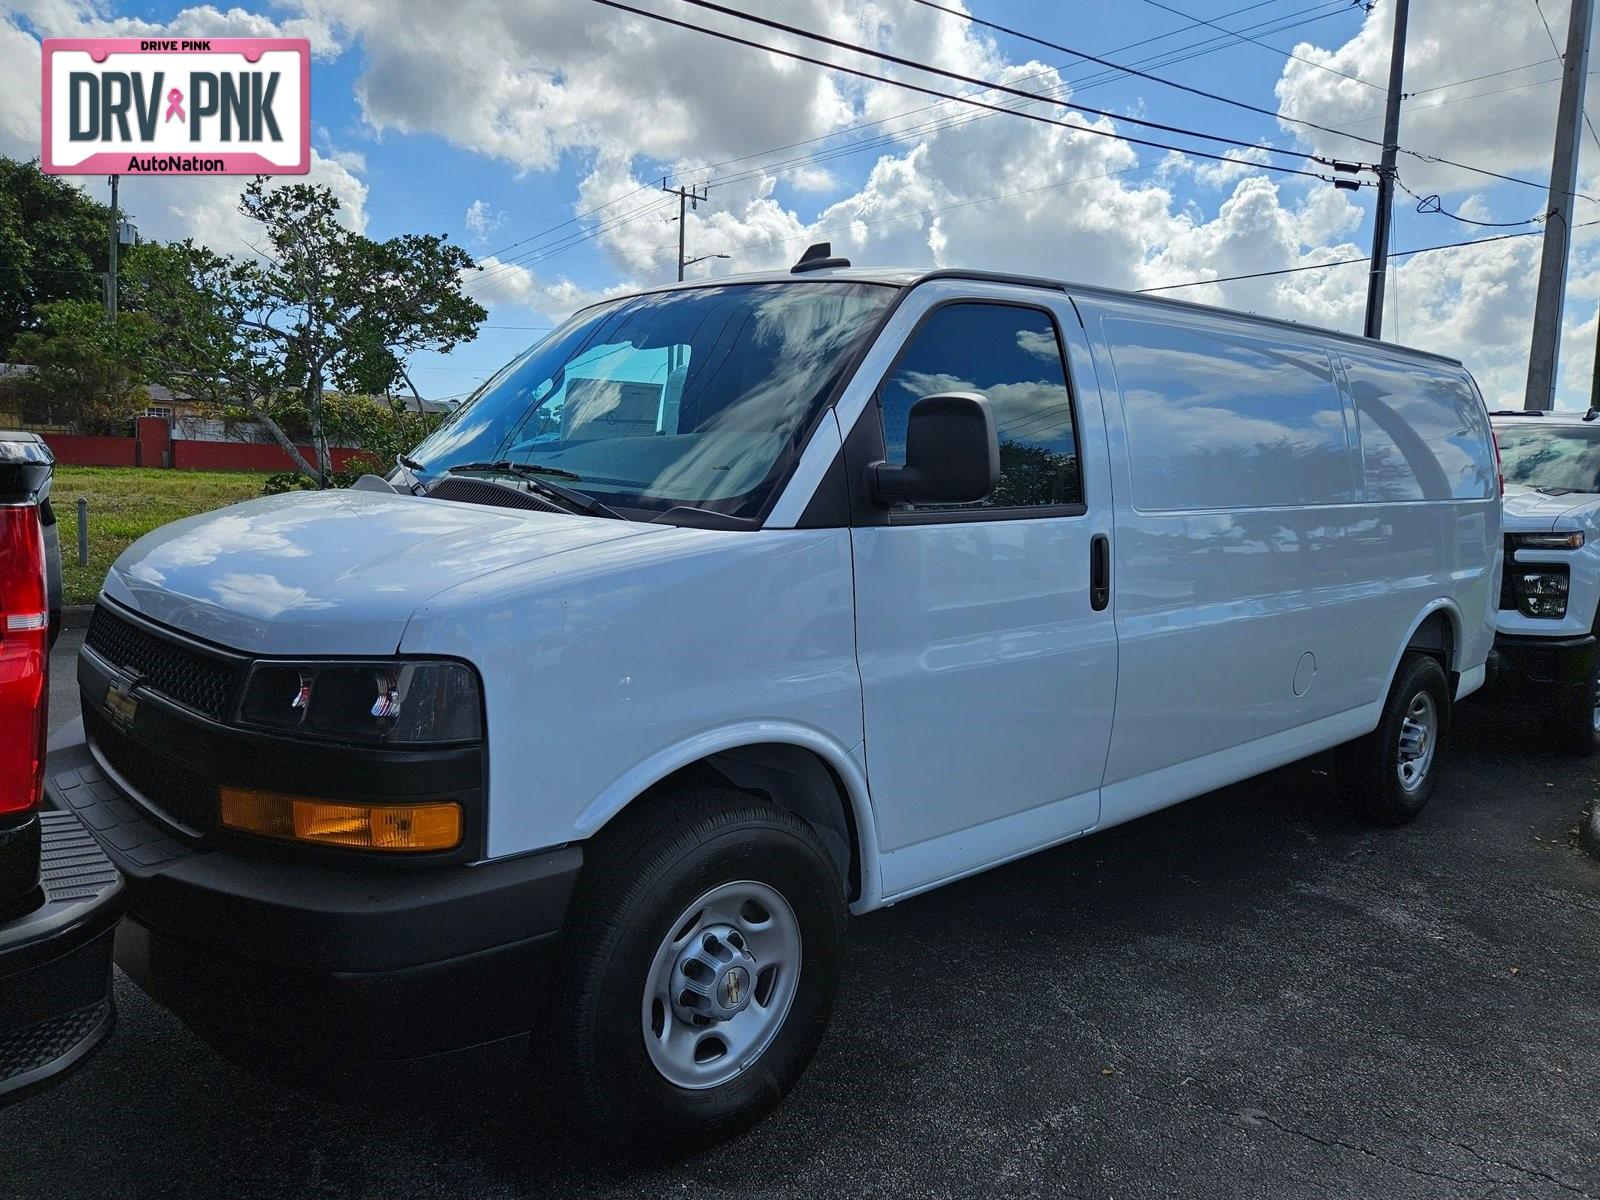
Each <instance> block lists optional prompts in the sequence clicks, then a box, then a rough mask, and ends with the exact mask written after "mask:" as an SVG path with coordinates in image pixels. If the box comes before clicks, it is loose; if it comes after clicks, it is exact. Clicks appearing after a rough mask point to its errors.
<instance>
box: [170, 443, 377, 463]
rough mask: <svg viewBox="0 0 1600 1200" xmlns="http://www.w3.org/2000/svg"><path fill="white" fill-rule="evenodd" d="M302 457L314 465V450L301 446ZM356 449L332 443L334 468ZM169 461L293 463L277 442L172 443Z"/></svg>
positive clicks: (350, 457) (353, 453)
mask: <svg viewBox="0 0 1600 1200" xmlns="http://www.w3.org/2000/svg"><path fill="white" fill-rule="evenodd" d="M300 453H301V454H303V455H304V456H305V460H306V461H307V462H308V463H311V464H312V465H313V466H315V465H316V461H317V455H316V451H314V450H312V449H311V447H310V446H301V447H300ZM359 453H361V452H360V451H359V450H350V449H346V448H345V447H343V446H334V447H333V448H332V449H331V451H330V454H331V456H332V458H333V469H334V470H335V471H342V470H344V469H345V467H346V466H347V465H348V464H349V462H350V460H351V459H352V458H354V457H355V456H356V455H357V454H359ZM172 465H173V466H175V467H177V468H178V469H179V470H184V471H292V470H294V463H293V461H291V460H290V458H289V455H288V454H287V453H286V452H285V451H284V449H283V447H281V446H279V445H278V444H277V443H276V442H190V441H182V440H180V441H175V442H173V443H172Z"/></svg>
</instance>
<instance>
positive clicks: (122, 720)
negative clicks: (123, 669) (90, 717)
mask: <svg viewBox="0 0 1600 1200" xmlns="http://www.w3.org/2000/svg"><path fill="white" fill-rule="evenodd" d="M106 712H107V714H108V715H109V716H110V717H111V719H112V721H114V722H115V723H116V724H118V725H120V726H122V727H123V728H126V727H127V726H129V725H132V724H133V718H134V717H135V716H136V715H137V714H138V712H139V698H138V697H137V696H135V695H134V694H133V684H131V683H124V682H123V681H122V680H120V679H113V680H112V681H111V682H110V683H108V684H107V685H106Z"/></svg>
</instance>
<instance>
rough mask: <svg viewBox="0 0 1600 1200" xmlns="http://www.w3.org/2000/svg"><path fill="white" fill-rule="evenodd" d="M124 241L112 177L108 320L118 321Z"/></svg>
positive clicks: (107, 276) (108, 260)
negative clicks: (119, 248)
mask: <svg viewBox="0 0 1600 1200" xmlns="http://www.w3.org/2000/svg"><path fill="white" fill-rule="evenodd" d="M121 240H122V213H121V212H119V211H118V210H117V177H116V176H115V175H113V176H112V177H111V253H110V255H109V257H108V258H107V259H106V262H107V264H108V266H109V270H107V271H106V320H108V321H115V320H116V319H117V243H118V242H120V241H121Z"/></svg>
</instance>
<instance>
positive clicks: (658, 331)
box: [410, 282, 895, 518]
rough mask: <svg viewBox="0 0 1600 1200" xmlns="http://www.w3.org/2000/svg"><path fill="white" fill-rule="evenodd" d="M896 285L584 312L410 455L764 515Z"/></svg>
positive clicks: (653, 504)
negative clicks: (513, 468)
mask: <svg viewBox="0 0 1600 1200" xmlns="http://www.w3.org/2000/svg"><path fill="white" fill-rule="evenodd" d="M894 292H895V289H894V288H893V287H890V286H885V285H881V284H863V283H824V282H815V283H810V282H807V283H765V284H727V285H720V286H714V287H703V288H693V289H690V290H685V291H674V292H658V293H654V294H651V295H646V296H636V297H634V298H632V299H628V300H620V301H616V302H614V303H610V304H605V305H601V306H599V307H596V308H590V309H586V310H585V311H583V312H581V313H579V314H577V315H576V316H574V317H573V318H572V319H571V320H569V321H568V322H567V323H566V324H565V325H563V326H561V327H560V328H559V329H557V330H556V331H555V332H554V333H552V334H551V335H550V336H549V337H547V338H545V339H544V341H542V342H540V343H539V344H538V345H537V346H535V347H534V348H533V349H531V350H529V351H528V352H527V353H526V354H524V355H522V357H520V358H518V359H516V360H515V361H513V362H512V363H511V364H510V365H509V366H507V367H505V368H503V369H502V370H501V371H500V372H499V373H498V374H496V375H495V376H494V377H493V378H492V379H490V380H489V382H488V383H486V384H485V385H484V386H483V387H482V388H481V389H480V390H479V391H478V393H477V394H476V395H475V396H473V397H472V398H471V399H470V400H469V401H467V403H465V404H464V405H462V407H461V408H460V409H459V410H458V411H457V412H456V413H454V414H453V415H452V416H451V418H450V419H449V421H448V422H447V423H446V424H445V425H444V426H443V427H441V428H440V429H439V430H437V431H436V432H435V433H433V434H432V435H431V436H430V437H428V438H427V439H426V440H425V441H424V442H423V443H422V444H421V445H419V446H418V447H417V448H416V449H415V450H414V451H412V453H411V456H410V457H411V458H412V459H413V460H415V462H416V463H417V464H418V465H419V466H420V467H421V470H419V471H416V472H415V473H416V474H417V475H418V476H419V477H420V478H422V479H424V480H427V481H432V480H436V479H437V478H438V477H439V476H440V475H442V474H444V473H445V472H446V471H448V470H449V469H450V468H451V467H454V466H463V465H465V464H469V463H515V464H521V465H525V466H532V467H538V468H548V469H549V472H550V478H551V479H552V480H554V481H557V482H559V484H560V485H561V486H562V487H565V488H569V489H573V490H578V491H582V492H586V493H588V494H589V495H591V496H594V497H595V498H597V499H600V500H602V501H604V502H605V504H607V505H609V506H611V507H612V508H616V509H620V510H622V511H623V512H627V511H628V510H629V509H639V510H645V511H646V512H661V511H665V510H667V509H670V508H673V507H675V506H679V505H683V506H688V507H692V508H702V509H710V510H711V511H714V512H718V513H722V514H725V515H727V516H730V517H739V518H752V517H757V516H759V515H760V514H761V513H762V511H763V509H764V507H765V506H766V504H767V501H768V500H769V498H770V497H771V496H772V494H773V492H774V490H775V489H776V488H777V487H779V486H780V485H781V484H782V482H783V480H784V479H785V478H786V477H787V475H788V472H789V468H790V467H791V466H792V464H793V460H794V457H795V455H796V454H797V453H798V451H799V442H800V439H801V438H802V437H803V436H804V435H805V434H806V432H807V431H808V430H809V429H810V427H811V423H812V421H813V420H814V418H815V417H816V415H817V413H818V411H819V410H820V409H821V407H822V406H823V405H824V404H826V403H827V402H828V399H829V396H830V395H831V393H832V392H833V389H834V388H835V386H836V385H837V383H838V382H839V380H840V378H841V376H842V375H843V373H844V371H845V369H846V368H847V367H848V365H849V364H850V362H851V361H852V359H853V357H854V352H855V351H856V349H857V348H858V347H859V346H860V344H861V343H862V341H863V340H864V339H865V338H866V337H868V336H869V334H870V331H871V330H872V328H873V326H874V324H875V321H876V318H877V317H879V316H880V315H881V314H882V313H883V311H884V310H885V308H886V307H887V306H888V304H889V302H890V300H891V299H892V298H893V296H894Z"/></svg>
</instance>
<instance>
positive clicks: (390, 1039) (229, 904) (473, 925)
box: [45, 724, 582, 1091]
mask: <svg viewBox="0 0 1600 1200" xmlns="http://www.w3.org/2000/svg"><path fill="white" fill-rule="evenodd" d="M45 791H46V796H47V801H48V802H49V803H52V804H54V805H55V806H57V807H60V808H66V809H70V810H72V811H73V812H75V813H76V814H77V815H78V816H79V817H81V818H82V820H83V822H84V824H85V825H86V826H87V827H88V828H89V829H90V830H91V831H92V832H93V834H94V836H95V838H96V839H97V840H98V841H99V843H100V845H101V846H102V847H103V848H104V850H105V852H106V854H107V855H109V856H110V858H111V860H112V861H113V862H114V863H115V864H116V865H117V866H118V867H120V868H121V869H122V870H123V871H124V873H125V874H126V875H127V876H128V883H129V894H128V911H127V916H126V918H125V919H124V920H123V922H122V926H121V929H120V930H119V932H118V935H117V947H116V957H117V962H118V964H119V965H120V966H121V967H122V968H123V969H124V970H125V971H127V972H128V974H129V975H130V976H132V977H133V979H134V980H135V981H136V982H137V983H138V984H139V985H140V987H142V988H143V989H144V990H145V991H146V992H148V993H149V994H150V995H151V996H152V997H153V998H154V999H156V1000H157V1001H158V1002H159V1003H161V1004H162V1005H163V1006H165V1007H167V1008H169V1009H171V1010H172V1011H173V1012H175V1013H177V1014H178V1015H179V1016H180V1017H181V1018H183V1020H184V1021H185V1022H186V1023H187V1024H188V1025H190V1027H191V1028H193V1029H194V1030H195V1031H196V1032H197V1033H198V1034H200V1036H201V1037H202V1038H204V1039H205V1040H206V1041H207V1042H209V1043H211V1044H212V1045H213V1046H215V1047H216V1048H218V1049H219V1050H221V1051H223V1052H224V1053H226V1054H228V1055H229V1056H230V1057H232V1058H235V1059H238V1060H241V1061H243V1062H245V1063H246V1064H247V1065H250V1066H253V1067H255V1068H257V1069H262V1070H266V1071H268V1072H269V1073H272V1074H275V1075H280V1076H287V1077H289V1078H291V1079H292V1080H293V1081H294V1082H296V1083H298V1084H300V1085H302V1086H307V1087H310V1088H312V1089H313V1090H333V1091H338V1090H340V1088H339V1080H340V1079H343V1078H345V1077H349V1078H358V1079H370V1078H372V1077H373V1073H372V1072H363V1071H362V1070H361V1068H363V1067H379V1066H382V1067H385V1068H398V1069H399V1070H398V1071H393V1070H390V1071H387V1072H386V1073H389V1074H395V1075H396V1076H397V1077H398V1076H399V1075H401V1074H403V1073H404V1072H405V1070H406V1069H407V1068H408V1067H411V1066H419V1065H422V1064H426V1063H430V1061H431V1062H435V1063H436V1062H438V1061H439V1060H441V1059H449V1058H452V1057H472V1056H473V1055H474V1054H475V1053H477V1052H482V1051H484V1050H486V1049H488V1048H490V1047H493V1046H497V1045H501V1044H503V1043H506V1042H508V1041H509V1042H514V1041H516V1040H517V1039H519V1038H521V1037H523V1036H524V1035H525V1034H526V1033H527V1031H528V1030H529V1029H530V1027H531V1024H532V1021H533V1017H534V1013H535V1009H536V1008H537V1005H538V1002H539V999H540V997H541V994H542V983H543V981H544V978H545V977H546V976H547V974H548V970H549V964H550V959H551V956H552V954H553V953H554V950H555V946H556V937H557V934H558V932H559V930H560V928H561V925H562V922H563V919H564V917H565V914H566V906H567V901H568V898H569V897H570V895H571V892H572V887H573V883H574V881H575V879H576V876H577V872H578V868H579V866H580V865H581V863H582V852H581V851H580V850H579V849H577V848H576V847H567V848H560V849H556V850H551V851H546V852H542V853H538V854H530V855H523V856H519V857H516V858H510V859H499V860H494V861H491V862H476V863H457V864H444V863H430V864H426V865H420V866H411V865H408V864H396V863H389V862H386V863H382V864H374V863H361V862H353V861H349V862H347V861H334V860H333V859H331V858H328V857H319V858H303V857H299V856H296V855H294V854H292V853H285V852H283V851H281V850H279V848H277V847H274V846H271V845H263V846H261V847H260V848H259V849H256V848H254V847H252V848H249V849H248V850H247V849H246V848H243V847H240V846H237V845H233V844H228V845H223V846H217V847H212V846H210V845H208V844H207V843H206V842H205V841H200V842H198V843H193V842H189V841H186V840H181V839H180V838H178V837H176V836H174V835H173V833H172V832H171V831H170V830H169V829H166V828H163V827H162V825H161V824H159V823H158V822H157V821H155V820H154V819H152V817H151V816H150V814H149V813H147V812H146V811H145V810H144V809H143V807H142V806H141V804H140V803H139V800H138V798H137V797H135V796H133V795H131V794H129V793H127V792H124V791H123V790H121V789H120V788H119V787H118V786H117V784H116V783H115V782H113V781H112V780H111V779H110V778H108V777H107V774H106V772H105V771H104V770H102V769H101V765H100V764H99V762H98V761H97V760H96V758H95V756H94V754H93V752H92V751H91V749H90V746H89V744H88V743H87V742H86V740H85V739H84V736H83V733H82V727H81V726H80V725H77V724H74V725H72V726H69V727H68V728H67V729H66V730H63V731H62V733H61V734H59V735H57V737H56V739H54V740H53V741H52V743H51V749H50V755H49V759H48V762H47V778H46V783H45ZM324 1084H326V1085H327V1087H326V1088H324V1087H323V1086H322V1085H324Z"/></svg>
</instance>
